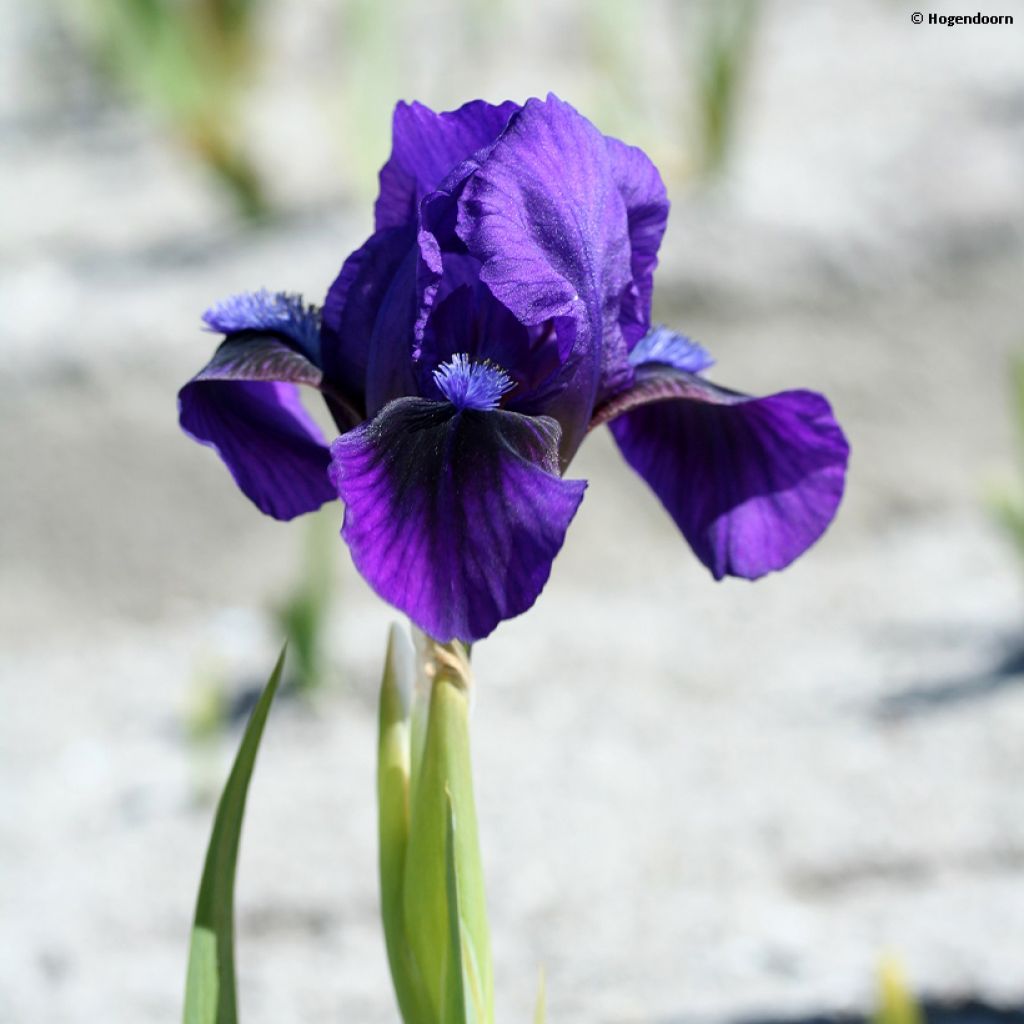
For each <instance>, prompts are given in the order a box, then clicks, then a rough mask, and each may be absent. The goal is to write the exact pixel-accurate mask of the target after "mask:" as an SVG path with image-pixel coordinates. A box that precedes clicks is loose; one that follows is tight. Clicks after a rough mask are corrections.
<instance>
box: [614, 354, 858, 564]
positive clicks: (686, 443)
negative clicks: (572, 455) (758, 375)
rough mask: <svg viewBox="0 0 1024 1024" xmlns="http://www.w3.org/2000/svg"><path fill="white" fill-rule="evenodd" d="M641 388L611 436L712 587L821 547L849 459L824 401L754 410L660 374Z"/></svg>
mask: <svg viewBox="0 0 1024 1024" xmlns="http://www.w3.org/2000/svg"><path fill="white" fill-rule="evenodd" d="M637 376H638V384H637V388H638V389H639V393H638V394H637V395H636V396H635V399H636V400H635V401H634V403H633V405H632V406H630V405H629V404H628V403H626V402H625V401H622V402H621V408H620V411H622V410H624V409H626V408H631V411H628V412H626V413H625V415H623V416H621V418H619V419H616V420H614V422H612V424H611V429H612V433H613V434H614V435H615V439H616V441H618V444H619V447H620V449H621V450H622V453H623V455H624V456H625V458H626V461H627V462H628V463H629V464H630V465H631V466H632V467H633V468H634V469H635V470H636V471H637V472H638V473H639V474H640V475H641V476H642V477H643V478H644V479H645V480H646V481H647V482H648V484H650V486H651V488H652V489H653V490H654V492H655V494H657V495H658V497H659V498H660V499H661V501H662V504H664V506H665V508H666V509H667V510H668V512H669V514H670V515H671V516H672V518H673V519H674V520H675V521H676V523H677V525H678V526H679V528H680V529H681V530H682V531H683V534H684V535H685V536H686V539H687V540H688V541H689V542H690V546H691V547H692V548H693V550H694V552H695V553H696V555H697V557H698V558H699V559H700V560H701V561H702V562H703V563H704V564H705V565H706V566H707V567H708V568H709V569H710V570H711V572H712V574H713V575H714V576H715V578H716V579H721V578H722V577H723V576H726V575H729V576H742V577H746V578H747V579H756V578H757V577H758V576H763V575H764V574H765V573H767V572H771V571H773V570H776V569H782V568H784V567H785V566H787V565H789V563H790V562H792V561H793V560H794V559H795V558H797V557H798V556H799V555H801V554H802V553H803V552H804V551H805V550H806V549H807V548H808V547H810V545H811V544H813V543H814V542H815V541H816V540H817V539H818V538H819V537H820V536H821V534H822V533H823V532H824V531H825V529H826V527H827V526H828V525H829V523H830V522H831V521H832V518H833V517H834V516H835V514H836V510H837V508H838V507H839V501H840V499H841V498H842V495H843V486H844V482H845V477H846V463H847V459H848V457H849V446H848V444H847V442H846V438H845V437H844V436H843V432H842V430H840V428H839V426H838V424H837V423H836V421H835V419H834V418H833V415H832V410H831V409H830V407H829V404H828V402H827V401H826V400H825V399H824V398H823V397H822V396H821V395H818V394H815V393H814V392H812V391H784V392H782V393H780V394H777V395H771V396H770V397H768V398H749V397H747V396H744V395H739V394H736V393H735V392H731V391H726V390H724V389H722V388H717V387H715V386H714V385H713V384H709V383H708V382H707V381H704V380H702V379H701V378H700V377H696V376H694V375H692V374H686V373H682V372H679V371H672V370H667V369H662V368H659V369H656V370H655V369H650V368H641V369H640V370H638V375H637ZM644 402H650V403H651V404H643V403H644Z"/></svg>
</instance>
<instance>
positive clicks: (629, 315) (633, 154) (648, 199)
mask: <svg viewBox="0 0 1024 1024" xmlns="http://www.w3.org/2000/svg"><path fill="white" fill-rule="evenodd" d="M606 141H607V144H608V152H609V154H610V155H611V159H612V169H613V174H614V177H615V182H616V184H617V186H618V188H619V193H620V195H621V196H622V200H623V202H624V203H625V204H626V216H627V220H628V224H629V247H630V271H631V273H632V280H631V281H630V282H629V285H628V286H627V288H626V290H625V291H624V292H623V294H622V302H621V308H620V311H619V323H620V325H621V326H622V333H623V336H624V338H625V340H626V345H627V347H628V348H629V349H632V348H633V347H634V346H635V345H636V344H637V342H638V341H640V339H641V338H642V337H643V336H644V335H645V334H646V333H647V331H648V330H649V329H650V326H651V296H652V294H653V292H654V269H655V267H657V265H658V249H659V248H660V247H661V240H662V238H663V237H664V234H665V228H666V226H667V225H668V211H669V201H668V193H667V192H666V191H665V184H664V182H663V181H662V180H661V175H660V174H659V173H658V168H657V167H655V166H654V164H653V163H652V162H651V160H650V158H649V157H648V156H647V154H646V153H644V151H643V150H641V149H637V148H636V147H635V146H627V145H626V144H625V143H624V142H620V141H619V140H618V139H607V140H606ZM602 390H604V391H605V393H610V390H611V388H610V387H608V386H607V385H605V386H603V388H602Z"/></svg>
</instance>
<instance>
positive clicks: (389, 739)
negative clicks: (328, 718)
mask: <svg viewBox="0 0 1024 1024" xmlns="http://www.w3.org/2000/svg"><path fill="white" fill-rule="evenodd" d="M414 675H415V668H414V663H413V650H412V645H411V644H410V643H409V640H408V638H407V637H406V635H405V633H404V632H403V631H402V630H401V629H400V628H399V627H398V626H397V625H393V626H392V627H391V632H390V633H389V634H388V651H387V657H386V659H385V662H384V679H383V681H382V682H381V690H380V725H379V730H380V731H379V737H378V745H377V826H378V835H379V841H380V902H381V917H382V918H383V921H384V940H385V944H386V946H387V952H388V964H389V966H390V968H391V978H392V981H393V983H394V986H395V995H396V996H397V998H398V1007H399V1009H400V1010H401V1013H402V1019H403V1020H404V1021H406V1022H417V1024H418V1022H420V1021H428V1020H430V1019H431V1014H430V1012H429V1005H430V1003H429V1000H428V998H427V994H426V992H425V991H424V988H423V983H422V980H421V978H420V974H419V969H418V967H417V966H416V963H415V961H414V960H413V956H412V951H411V950H410V948H409V942H408V940H407V937H406V934H405V913H404V907H403V904H402V893H403V888H404V881H405V859H406V852H407V849H408V845H409V799H410V797H409V786H410V780H409V772H410V768H409V759H410V749H409V748H410V735H409V734H410V728H411V726H410V720H409V719H410V714H411V710H410V705H411V702H412V689H413V682H414Z"/></svg>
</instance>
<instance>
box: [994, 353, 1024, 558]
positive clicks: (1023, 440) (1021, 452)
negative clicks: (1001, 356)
mask: <svg viewBox="0 0 1024 1024" xmlns="http://www.w3.org/2000/svg"><path fill="white" fill-rule="evenodd" d="M1010 381H1011V386H1012V389H1013V390H1012V402H1013V418H1014V424H1015V427H1016V432H1017V444H1018V457H1019V458H1020V460H1021V466H1020V472H1019V474H1018V475H1017V477H1016V478H1015V479H1014V480H1013V481H1012V483H1011V482H1007V483H1006V484H1004V485H1003V486H1001V487H998V488H994V489H993V490H992V492H991V494H990V495H989V507H990V508H991V509H992V512H993V514H994V515H995V517H996V520H997V522H999V524H1000V525H1001V526H1002V527H1003V529H1004V530H1005V531H1006V533H1007V535H1008V536H1009V537H1010V539H1011V540H1012V541H1013V542H1014V544H1015V545H1016V547H1017V551H1018V552H1019V553H1020V555H1021V556H1022V557H1024V356H1016V357H1015V358H1014V359H1013V361H1012V363H1011V367H1010Z"/></svg>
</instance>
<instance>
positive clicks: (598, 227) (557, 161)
mask: <svg viewBox="0 0 1024 1024" xmlns="http://www.w3.org/2000/svg"><path fill="white" fill-rule="evenodd" d="M457 231H458V234H459V237H460V238H461V239H462V240H463V242H464V243H465V245H466V246H467V248H468V249H469V251H470V253H471V254H472V255H473V256H475V257H477V258H478V259H480V260H481V263H482V266H481V270H480V278H481V280H482V281H483V282H484V283H485V284H486V285H487V286H488V287H489V288H490V289H491V291H492V292H493V293H494V295H495V297H496V298H497V299H498V300H499V301H500V302H501V303H502V304H503V305H505V306H506V307H507V308H508V309H510V310H511V311H512V313H513V314H514V315H515V316H516V318H517V319H519V320H520V321H521V322H522V323H524V324H526V325H527V326H535V325H539V324H542V323H544V322H545V321H547V320H551V319H559V320H561V319H565V318H571V319H572V320H574V321H575V331H574V332H572V339H573V344H574V346H575V348H574V350H573V353H574V356H575V358H576V360H577V367H576V373H577V376H578V377H579V383H578V385H577V388H578V395H577V398H578V400H577V402H576V408H575V409H574V410H572V415H571V416H570V415H567V414H566V412H565V411H563V412H562V413H560V419H562V426H563V429H564V431H565V433H566V435H567V437H566V438H565V440H564V441H563V449H564V448H565V447H566V446H567V445H568V447H569V448H571V449H572V450H575V447H574V446H575V445H577V444H578V443H579V441H580V440H581V439H582V436H583V433H584V432H585V430H586V422H587V421H589V418H590V413H591V411H592V408H593V402H594V397H595V394H596V390H597V385H598V377H599V374H602V373H603V372H605V368H606V370H607V374H608V375H610V376H615V375H616V374H618V375H619V376H621V377H622V378H623V380H622V383H628V380H629V378H630V377H631V371H630V367H629V364H628V362H627V361H626V348H625V343H624V340H623V338H622V332H621V329H620V327H619V324H618V317H619V302H620V297H621V295H622V293H623V291H624V290H625V288H626V287H627V285H628V284H629V281H630V273H631V271H630V248H629V235H628V229H627V217H626V207H625V203H624V202H623V199H622V195H621V194H620V191H619V186H618V184H617V183H616V178H615V168H614V166H613V160H612V156H611V155H610V152H609V148H608V146H607V145H606V141H605V138H604V136H603V135H601V133H600V132H599V131H598V130H597V129H596V128H595V127H594V126H593V125H592V124H591V123H590V122H589V121H587V120H586V118H584V117H582V116H581V115H580V114H578V113H577V112H576V111H575V110H574V109H573V108H572V107H571V106H569V105H568V104H567V103H563V102H562V101H561V100H559V99H557V98H556V97H554V96H550V97H548V99H547V101H545V102H541V101H540V100H530V101H529V102H527V104H526V105H525V106H524V107H523V109H522V111H520V113H519V114H517V115H516V116H515V117H514V118H513V119H512V120H511V121H510V122H509V124H508V126H507V127H506V129H505V131H504V132H503V133H502V134H501V136H500V138H499V139H498V141H497V142H496V143H495V144H494V146H493V147H492V148H491V150H490V151H489V153H488V154H487V156H486V159H484V160H483V161H482V163H481V165H480V167H479V168H478V169H477V170H476V171H475V172H474V173H473V174H472V175H471V176H470V177H469V178H468V179H467V181H466V182H465V185H464V187H463V189H462V193H461V198H460V200H459V210H458V222H457ZM616 379H617V378H616ZM563 416H565V418H562V417H563Z"/></svg>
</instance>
